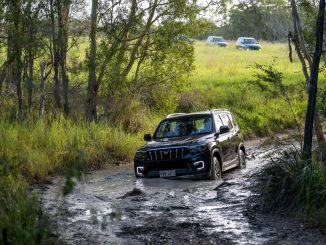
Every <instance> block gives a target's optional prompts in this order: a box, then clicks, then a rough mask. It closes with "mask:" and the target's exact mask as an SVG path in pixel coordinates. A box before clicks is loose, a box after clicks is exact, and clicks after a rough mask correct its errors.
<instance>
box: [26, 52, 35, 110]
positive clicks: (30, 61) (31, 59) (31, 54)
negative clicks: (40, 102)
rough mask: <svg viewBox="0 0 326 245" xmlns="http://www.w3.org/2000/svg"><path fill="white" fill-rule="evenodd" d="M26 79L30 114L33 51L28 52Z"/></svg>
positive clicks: (32, 85)
mask: <svg viewBox="0 0 326 245" xmlns="http://www.w3.org/2000/svg"><path fill="white" fill-rule="evenodd" d="M27 62H28V77H27V106H28V111H29V112H31V110H32V105H33V88H34V57H33V51H32V50H30V51H29V54H28V61H27Z"/></svg>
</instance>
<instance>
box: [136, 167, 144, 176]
mask: <svg viewBox="0 0 326 245" xmlns="http://www.w3.org/2000/svg"><path fill="white" fill-rule="evenodd" d="M143 171H144V167H137V174H138V175H143Z"/></svg>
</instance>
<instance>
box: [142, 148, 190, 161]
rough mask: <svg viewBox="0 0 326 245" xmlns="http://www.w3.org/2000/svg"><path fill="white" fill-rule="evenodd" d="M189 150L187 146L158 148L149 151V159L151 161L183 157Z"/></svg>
mask: <svg viewBox="0 0 326 245" xmlns="http://www.w3.org/2000/svg"><path fill="white" fill-rule="evenodd" d="M187 150H188V149H187V147H180V148H177V147H173V148H163V149H158V150H149V151H147V159H148V160H151V161H153V160H156V161H160V160H173V159H183V158H184V157H185V155H186V154H187V153H186V152H187Z"/></svg>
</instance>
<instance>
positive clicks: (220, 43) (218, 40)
mask: <svg viewBox="0 0 326 245" xmlns="http://www.w3.org/2000/svg"><path fill="white" fill-rule="evenodd" d="M206 43H207V44H213V45H218V46H220V47H226V48H227V47H228V46H229V44H228V42H226V41H225V40H224V39H223V37H217V36H209V37H208V38H207V40H206Z"/></svg>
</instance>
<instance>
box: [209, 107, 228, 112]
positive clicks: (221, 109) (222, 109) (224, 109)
mask: <svg viewBox="0 0 326 245" xmlns="http://www.w3.org/2000/svg"><path fill="white" fill-rule="evenodd" d="M212 111H213V112H215V111H228V112H229V111H230V110H229V109H226V108H220V109H213V110H212Z"/></svg>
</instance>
